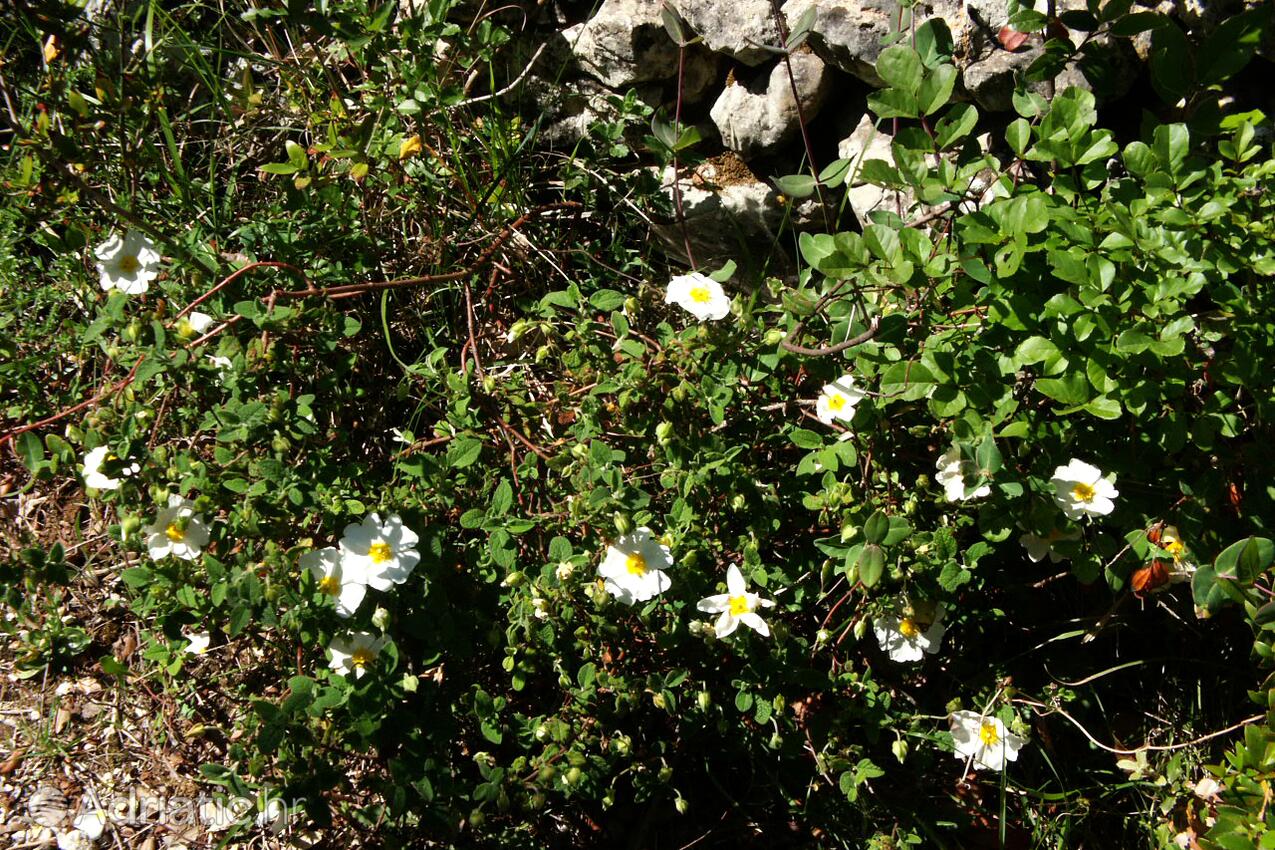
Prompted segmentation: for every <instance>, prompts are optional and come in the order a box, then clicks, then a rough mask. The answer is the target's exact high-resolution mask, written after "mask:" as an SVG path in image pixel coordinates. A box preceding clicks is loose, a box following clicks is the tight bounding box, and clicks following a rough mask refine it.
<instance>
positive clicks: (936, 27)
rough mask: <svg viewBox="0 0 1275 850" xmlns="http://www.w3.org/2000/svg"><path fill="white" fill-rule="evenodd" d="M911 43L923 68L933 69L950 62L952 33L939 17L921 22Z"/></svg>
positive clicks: (945, 22)
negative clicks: (914, 45) (914, 46)
mask: <svg viewBox="0 0 1275 850" xmlns="http://www.w3.org/2000/svg"><path fill="white" fill-rule="evenodd" d="M913 41H914V43H915V44H916V51H917V55H918V56H919V57H920V58H921V64H922V65H924V66H925V67H927V68H934V67H937V66H938V65H939V64H940V63H942V62H947V61H951V58H952V49H953V42H952V31H951V30H950V29H948V26H947V21H945V20H943V19H942V18H941V17H939V16H937V15H936V16H934V17H932V18H926V19H925V20H924V21H922V22H921V25H920V26H918V27H917V28H916V34H915V36H914V37H913Z"/></svg>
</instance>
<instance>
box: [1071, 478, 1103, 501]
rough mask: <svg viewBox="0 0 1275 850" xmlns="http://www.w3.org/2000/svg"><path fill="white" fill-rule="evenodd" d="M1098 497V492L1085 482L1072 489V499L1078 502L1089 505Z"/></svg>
mask: <svg viewBox="0 0 1275 850" xmlns="http://www.w3.org/2000/svg"><path fill="white" fill-rule="evenodd" d="M1096 495H1098V494H1097V491H1095V490H1094V488H1093V487H1092V486H1090V485H1088V484H1085V483H1084V482H1081V483H1079V484H1077V485H1076V486H1075V487H1072V488H1071V497H1072V498H1073V499H1075V500H1076V501H1077V502H1084V503H1086V504H1088V503H1089V502H1092V501H1093V497H1094V496H1096Z"/></svg>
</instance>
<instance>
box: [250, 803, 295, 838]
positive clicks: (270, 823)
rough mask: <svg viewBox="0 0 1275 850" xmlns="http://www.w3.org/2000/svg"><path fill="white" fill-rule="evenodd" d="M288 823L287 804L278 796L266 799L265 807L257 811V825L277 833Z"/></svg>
mask: <svg viewBox="0 0 1275 850" xmlns="http://www.w3.org/2000/svg"><path fill="white" fill-rule="evenodd" d="M287 825H288V806H287V804H286V803H284V802H283V800H280V799H279V798H278V797H272V798H271V799H270V800H268V801H266V805H265V808H263V809H262V810H261V811H260V812H258V813H257V826H258V827H259V828H260V829H268V830H270V832H272V833H274V834H275V835H278V834H279V833H281V832H283V830H284V828H286V827H287Z"/></svg>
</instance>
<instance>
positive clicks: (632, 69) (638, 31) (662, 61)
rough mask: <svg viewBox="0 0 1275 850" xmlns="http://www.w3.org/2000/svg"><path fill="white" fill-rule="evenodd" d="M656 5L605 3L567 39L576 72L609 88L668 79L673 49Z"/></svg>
mask: <svg viewBox="0 0 1275 850" xmlns="http://www.w3.org/2000/svg"><path fill="white" fill-rule="evenodd" d="M661 6H662V0H604V2H603V3H602V5H601V6H600V7H598V11H597V14H595V15H594V16H593V17H592V18H590V19H589V20H588V21H586V22H585V23H584V24H583V25H581V26H580V27H579V29H578V30H577V29H576V28H574V27H573V28H572V29H571V30H570V31H569V33H570V35H568V36H567V38H568V41H569V42H570V43H571V45H572V53H574V54H575V58H576V60H577V62H579V65H580V68H581V69H582V70H584V71H585V72H586V73H588V74H589V75H590V76H592V77H594V78H596V79H597V80H599V81H601V82H603V83H605V84H606V85H608V86H610V87H611V88H613V89H624V88H627V87H629V86H632V85H634V84H635V83H648V82H653V81H661V80H669V79H672V78H673V77H674V76H675V75H676V74H677V45H676V44H674V43H673V40H672V39H671V38H669V35H668V33H667V32H665V30H664V22H663V21H662V20H661V18H660V8H661Z"/></svg>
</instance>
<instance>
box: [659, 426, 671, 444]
mask: <svg viewBox="0 0 1275 850" xmlns="http://www.w3.org/2000/svg"><path fill="white" fill-rule="evenodd" d="M655 440H656V442H658V443H659V444H660V445H661V446H667V445H668V444H669V443H671V442H672V441H673V423H672V422H661V423H660V424H658V425H656V426H655Z"/></svg>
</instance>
